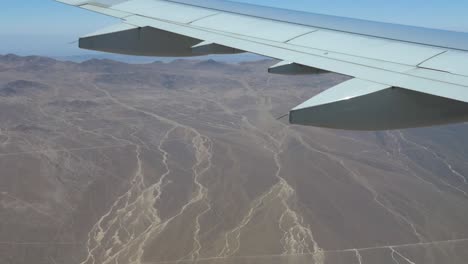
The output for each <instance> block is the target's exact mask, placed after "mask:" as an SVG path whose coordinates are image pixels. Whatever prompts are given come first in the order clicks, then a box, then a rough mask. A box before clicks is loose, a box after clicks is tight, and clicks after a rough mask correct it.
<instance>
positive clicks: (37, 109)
mask: <svg viewBox="0 0 468 264" xmlns="http://www.w3.org/2000/svg"><path fill="white" fill-rule="evenodd" d="M274 63H275V62H274V61H270V60H264V61H258V62H248V63H238V64H228V63H221V62H217V61H213V60H204V59H203V58H202V59H200V60H197V61H187V60H176V61H173V62H169V63H160V62H155V63H149V64H144V65H129V64H125V63H121V62H115V61H110V60H88V61H85V62H82V63H73V62H60V61H56V60H53V59H49V58H45V57H34V56H31V57H18V56H15V55H3V56H0V219H1V220H0V263H6V264H10V263H11V264H32V263H34V264H46V263H48V264H59V263H60V264H62V263H63V264H75V263H81V264H127V263H128V264H170V263H174V264H179V263H199V264H250V263H256V264H263V263H264V264H267V263H268V264H274V263H278V264H279V263H288V264H302V263H314V264H367V263H379V264H416V263H417V264H421V263H424V264H442V263H451V264H462V263H468V126H467V125H465V124H458V125H451V126H443V127H432V128H421V129H409V130H399V131H381V132H352V131H339V130H329V129H322V128H313V127H300V126H290V125H289V124H288V122H287V118H282V119H278V117H280V116H282V115H284V114H285V113H287V112H288V110H289V109H291V108H292V107H294V106H296V105H298V104H300V103H301V102H303V101H305V100H307V99H308V98H310V97H311V96H313V95H315V94H317V93H319V92H320V91H323V90H325V89H327V88H329V87H332V86H334V85H336V84H338V83H340V82H342V81H345V80H347V79H348V77H346V76H340V75H336V74H331V73H324V74H317V75H310V76H296V77H285V76H276V75H270V74H268V73H266V69H267V67H268V66H270V65H272V64H274Z"/></svg>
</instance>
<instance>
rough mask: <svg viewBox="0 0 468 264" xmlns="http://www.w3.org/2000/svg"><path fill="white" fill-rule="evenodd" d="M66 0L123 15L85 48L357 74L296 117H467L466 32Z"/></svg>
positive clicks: (395, 123)
mask: <svg viewBox="0 0 468 264" xmlns="http://www.w3.org/2000/svg"><path fill="white" fill-rule="evenodd" d="M60 2H64V3H67V4H71V5H75V6H79V7H82V8H85V9H88V10H91V11H95V12H98V13H102V14H105V15H109V16H113V17H117V18H120V19H122V21H123V23H122V24H120V25H117V26H114V27H111V28H108V29H104V30H101V31H99V32H96V33H94V34H90V35H88V36H85V37H83V38H81V39H80V47H81V48H86V49H91V50H99V51H105V52H113V53H122V54H133V55H147V56H171V57H173V56H199V55H206V54H234V53H240V52H252V53H257V54H261V55H264V56H268V57H272V58H276V59H279V60H281V61H282V62H280V63H279V64H277V65H275V66H273V67H271V68H270V69H269V72H271V73H276V74H317V73H322V72H337V73H341V74H345V75H348V76H352V77H355V79H352V80H349V81H347V82H345V83H342V84H340V85H338V86H336V87H333V88H331V89H329V90H327V91H325V92H324V93H322V94H319V95H318V96H316V97H313V98H311V99H310V100H308V101H306V102H305V103H303V104H301V105H299V106H298V107H296V108H294V109H292V110H291V112H290V122H291V123H292V124H300V125H311V126H321V127H329V128H337V129H352V130H385V129H399V128H408V127H420V126H430V125H439V124H447V123H454V122H465V121H468V93H467V89H468V72H467V69H468V52H467V50H468V34H465V33H457V32H449V31H441V30H431V29H424V28H423V29H421V28H415V27H406V26H401V25H392V24H384V23H377V22H369V21H362V20H355V19H347V18H338V17H332V16H324V15H316V14H308V13H303V12H295V11H289V10H281V9H275V8H265V7H259V6H255V5H248V4H240V3H233V2H227V1H219V0H193V1H192V0H191V1H186V0H174V1H164V0H127V1H125V0H96V1H76V0H75V1H73V0H61V1H60ZM411 33H412V34H411ZM464 58H466V59H464Z"/></svg>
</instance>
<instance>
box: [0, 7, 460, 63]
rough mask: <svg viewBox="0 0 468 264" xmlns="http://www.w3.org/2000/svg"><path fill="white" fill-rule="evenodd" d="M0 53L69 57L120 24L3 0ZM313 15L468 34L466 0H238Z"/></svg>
mask: <svg viewBox="0 0 468 264" xmlns="http://www.w3.org/2000/svg"><path fill="white" fill-rule="evenodd" d="M1 1H2V8H1V11H0V54H6V53H16V54H19V55H46V56H73V55H81V54H88V53H90V52H89V51H83V50H80V49H78V48H77V44H76V43H73V42H75V41H76V40H77V39H78V38H79V37H80V36H82V35H85V34H87V33H91V32H94V31H96V30H97V29H100V28H102V27H106V26H109V25H112V24H115V23H118V22H119V21H118V20H116V19H113V18H109V17H106V16H103V15H99V14H95V13H92V12H89V11H86V10H81V9H79V8H74V7H71V6H67V5H63V4H61V3H58V2H55V1H53V0H1ZM236 1H238V2H247V3H254V4H258V5H265V6H274V7H281V8H288V9H294V10H301V11H307V12H314V13H322V14H330V15H338V16H346V17H354V18H361V19H368V20H375V21H382V22H391V23H399V24H407V25H415V26H424V27H431V28H441V29H449V30H456V31H465V32H468V18H467V16H466V14H467V12H468V1H466V0H352V1H351V0H236Z"/></svg>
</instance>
